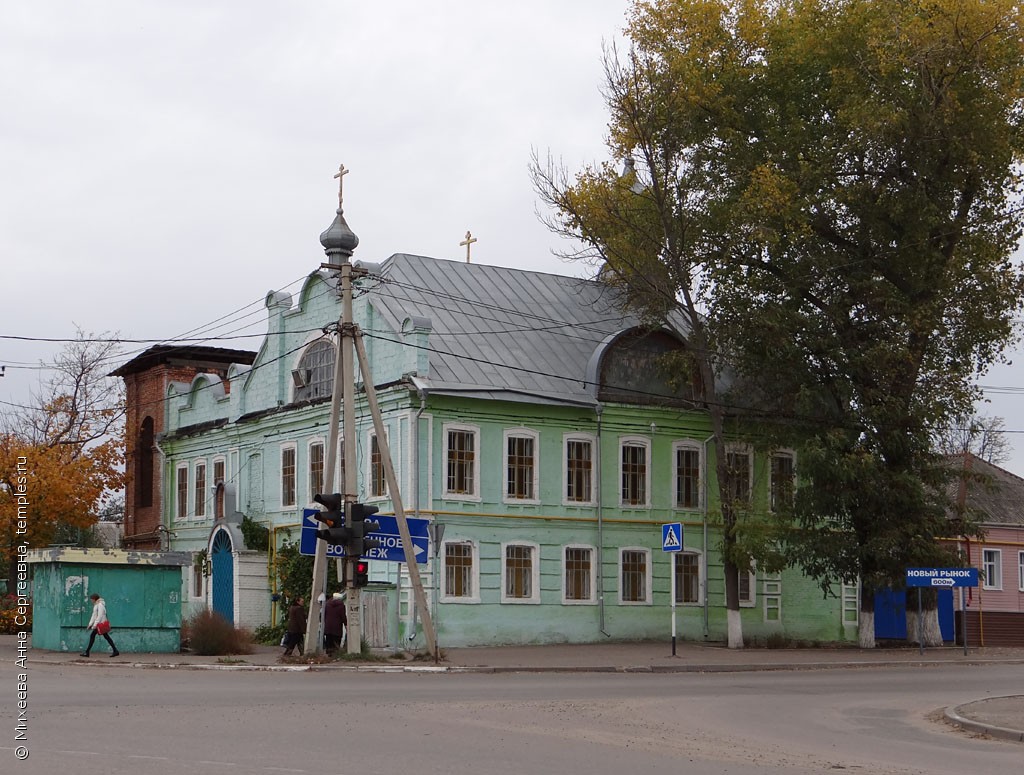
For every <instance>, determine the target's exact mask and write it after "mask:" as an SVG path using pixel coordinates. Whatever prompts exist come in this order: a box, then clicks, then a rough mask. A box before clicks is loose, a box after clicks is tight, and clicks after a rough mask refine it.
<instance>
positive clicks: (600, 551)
mask: <svg viewBox="0 0 1024 775" xmlns="http://www.w3.org/2000/svg"><path fill="white" fill-rule="evenodd" d="M603 411H604V407H603V406H601V404H598V405H597V406H595V407H594V414H596V415H597V444H596V445H595V446H596V447H597V449H596V450H594V457H595V462H594V479H595V481H596V491H597V610H598V612H599V615H600V625H599V628H598V629H599V630H600V631H601V634H602V635H604V636H605V637H607V638H610V637H611V633H610V632H608V631H606V630H605V626H604V508H603V506H602V502H601V484H602V479H601V413H602V412H603Z"/></svg>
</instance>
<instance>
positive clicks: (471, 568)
mask: <svg viewBox="0 0 1024 775" xmlns="http://www.w3.org/2000/svg"><path fill="white" fill-rule="evenodd" d="M441 566H442V567H441V577H442V579H443V581H444V587H443V588H442V590H441V600H442V601H443V602H445V603H479V602H480V550H479V548H478V547H477V545H476V544H475V543H473V542H472V541H461V540H455V541H444V542H443V546H442V551H441Z"/></svg>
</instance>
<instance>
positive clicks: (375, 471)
mask: <svg viewBox="0 0 1024 775" xmlns="http://www.w3.org/2000/svg"><path fill="white" fill-rule="evenodd" d="M386 441H387V439H385V442H386ZM369 478H370V488H369V489H370V497H371V498H386V497H387V495H388V483H387V477H386V476H385V475H384V453H383V451H382V450H381V447H380V442H379V441H378V440H377V434H376V433H372V432H371V433H370V477H369Z"/></svg>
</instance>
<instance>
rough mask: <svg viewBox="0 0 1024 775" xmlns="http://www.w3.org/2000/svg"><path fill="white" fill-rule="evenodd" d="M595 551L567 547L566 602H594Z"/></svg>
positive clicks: (578, 547) (586, 548)
mask: <svg viewBox="0 0 1024 775" xmlns="http://www.w3.org/2000/svg"><path fill="white" fill-rule="evenodd" d="M593 556H594V553H593V549H591V548H590V547H580V546H567V547H566V548H565V600H566V602H581V601H582V602H590V601H591V600H594V583H593V575H594V574H593V559H592V558H593Z"/></svg>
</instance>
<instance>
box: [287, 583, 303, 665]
mask: <svg viewBox="0 0 1024 775" xmlns="http://www.w3.org/2000/svg"><path fill="white" fill-rule="evenodd" d="M305 602H306V601H305V600H303V599H302V598H301V597H297V598H295V602H293V603H292V604H291V606H290V607H289V608H288V624H287V627H286V630H287V631H286V632H285V636H284V646H285V649H284V655H285V656H286V657H290V656H291V655H292V649H294V648H295V647H296V646H297V647H298V649H299V656H300V657H301V656H302V654H303V651H302V639H303V637H304V636H305V634H306V606H305Z"/></svg>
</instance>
